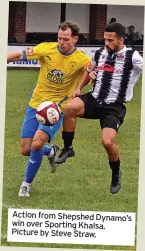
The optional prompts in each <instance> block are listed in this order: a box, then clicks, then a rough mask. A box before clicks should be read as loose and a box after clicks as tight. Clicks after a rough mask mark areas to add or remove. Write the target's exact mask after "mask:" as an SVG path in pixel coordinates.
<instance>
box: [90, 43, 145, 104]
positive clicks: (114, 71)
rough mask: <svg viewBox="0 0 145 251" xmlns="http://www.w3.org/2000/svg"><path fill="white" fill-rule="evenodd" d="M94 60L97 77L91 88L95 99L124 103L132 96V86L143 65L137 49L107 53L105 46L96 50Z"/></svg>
mask: <svg viewBox="0 0 145 251" xmlns="http://www.w3.org/2000/svg"><path fill="white" fill-rule="evenodd" d="M94 62H95V65H96V69H97V77H96V81H95V83H94V86H93V89H92V91H91V92H92V95H93V97H94V98H95V99H97V100H98V101H100V102H101V101H102V102H108V103H114V102H119V103H124V102H128V101H130V100H131V99H132V97H133V88H134V85H135V83H136V82H137V80H138V78H139V76H140V74H141V72H142V67H143V58H142V57H141V55H140V54H139V52H138V51H133V50H132V49H129V48H127V47H126V46H124V48H123V49H122V50H120V51H118V52H115V53H113V54H109V53H108V51H107V49H106V48H101V49H99V50H97V51H96V53H95V57H94Z"/></svg>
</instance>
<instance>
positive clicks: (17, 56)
mask: <svg viewBox="0 0 145 251" xmlns="http://www.w3.org/2000/svg"><path fill="white" fill-rule="evenodd" d="M17 60H23V52H22V51H18V52H10V53H8V55H7V63H10V62H14V61H17Z"/></svg>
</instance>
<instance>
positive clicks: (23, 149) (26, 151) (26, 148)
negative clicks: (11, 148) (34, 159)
mask: <svg viewBox="0 0 145 251" xmlns="http://www.w3.org/2000/svg"><path fill="white" fill-rule="evenodd" d="M21 154H22V155H23V156H30V147H29V146H23V147H21Z"/></svg>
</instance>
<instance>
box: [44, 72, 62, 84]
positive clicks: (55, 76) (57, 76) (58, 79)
mask: <svg viewBox="0 0 145 251" xmlns="http://www.w3.org/2000/svg"><path fill="white" fill-rule="evenodd" d="M47 77H48V80H50V81H51V82H53V83H55V84H62V83H63V72H62V71H59V70H56V69H53V70H51V71H50V72H48V75H47Z"/></svg>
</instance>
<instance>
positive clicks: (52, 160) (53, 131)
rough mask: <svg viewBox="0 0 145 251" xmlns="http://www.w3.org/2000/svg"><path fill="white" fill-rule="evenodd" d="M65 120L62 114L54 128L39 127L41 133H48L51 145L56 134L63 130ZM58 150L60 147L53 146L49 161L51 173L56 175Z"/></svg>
mask: <svg viewBox="0 0 145 251" xmlns="http://www.w3.org/2000/svg"><path fill="white" fill-rule="evenodd" d="M63 118H64V114H63V113H62V114H61V117H60V119H59V121H58V122H57V124H55V125H53V126H43V125H39V127H38V129H39V130H41V131H44V132H45V133H47V135H49V139H48V142H49V143H50V142H51V141H52V139H53V138H54V136H55V134H56V133H57V132H58V131H59V129H60V128H61V126H62V123H63ZM58 150H59V147H58V145H56V144H54V145H53V146H52V151H51V154H49V155H48V161H49V167H50V171H51V173H54V172H55V171H56V167H57V163H55V160H56V154H57V151H58Z"/></svg>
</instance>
